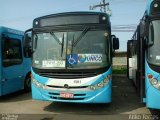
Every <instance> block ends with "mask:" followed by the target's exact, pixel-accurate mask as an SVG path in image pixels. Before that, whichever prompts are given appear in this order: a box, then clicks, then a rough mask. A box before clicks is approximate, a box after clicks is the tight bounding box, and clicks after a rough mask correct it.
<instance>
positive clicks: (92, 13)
mask: <svg viewBox="0 0 160 120" xmlns="http://www.w3.org/2000/svg"><path fill="white" fill-rule="evenodd" d="M77 14H81V15H87V14H90V15H104V16H106V17H108V18H109V15H108V14H107V13H104V12H95V11H75V12H63V13H55V14H50V15H46V16H42V17H38V18H35V19H34V21H35V20H37V19H43V18H46V17H54V16H63V15H77Z"/></svg>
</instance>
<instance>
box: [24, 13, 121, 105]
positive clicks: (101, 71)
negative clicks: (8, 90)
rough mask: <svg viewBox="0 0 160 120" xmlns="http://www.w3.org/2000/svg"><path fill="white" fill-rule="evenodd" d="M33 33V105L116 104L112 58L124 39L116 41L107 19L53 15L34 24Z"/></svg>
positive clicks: (104, 16) (97, 15) (102, 15)
mask: <svg viewBox="0 0 160 120" xmlns="http://www.w3.org/2000/svg"><path fill="white" fill-rule="evenodd" d="M29 31H31V32H32V51H31V53H32V70H31V72H32V98H33V99H35V100H45V101H54V102H72V103H110V102H111V95H112V56H113V52H114V50H115V49H118V48H119V39H118V38H116V37H115V36H114V35H113V36H112V35H111V24H110V18H109V15H108V14H106V13H101V12H67V13H59V14H52V15H48V16H43V17H39V18H36V19H34V21H33V28H31V29H29V30H27V31H26V33H27V32H29ZM26 41H27V40H26Z"/></svg>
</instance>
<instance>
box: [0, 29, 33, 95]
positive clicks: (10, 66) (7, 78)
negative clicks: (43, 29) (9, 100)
mask: <svg viewBox="0 0 160 120" xmlns="http://www.w3.org/2000/svg"><path fill="white" fill-rule="evenodd" d="M23 38H24V32H22V31H18V30H14V29H10V28H6V27H0V48H1V49H0V66H1V67H0V96H2V95H6V94H9V93H12V92H15V91H18V90H21V89H25V90H27V91H28V90H29V89H30V81H31V59H30V56H28V55H27V54H26V53H24V49H23V48H24V47H23Z"/></svg>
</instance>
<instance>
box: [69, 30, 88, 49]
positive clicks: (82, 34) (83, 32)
mask: <svg viewBox="0 0 160 120" xmlns="http://www.w3.org/2000/svg"><path fill="white" fill-rule="evenodd" d="M89 30H90V28H89V27H86V28H85V29H84V30H83V31H82V33H81V34H80V36H79V37H78V38H77V39H76V40H75V42H74V43H73V45H72V47H74V46H76V45H77V43H78V42H79V41H80V40H81V39H82V38H83V37H84V36H85V34H86V33H87V32H88V31H89Z"/></svg>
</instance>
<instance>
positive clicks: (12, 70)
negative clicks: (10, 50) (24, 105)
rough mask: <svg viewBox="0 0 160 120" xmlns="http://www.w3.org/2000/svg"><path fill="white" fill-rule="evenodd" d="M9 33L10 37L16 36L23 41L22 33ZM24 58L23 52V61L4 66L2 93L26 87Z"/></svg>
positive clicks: (15, 37)
mask: <svg viewBox="0 0 160 120" xmlns="http://www.w3.org/2000/svg"><path fill="white" fill-rule="evenodd" d="M7 35H8V36H9V37H10V38H14V39H18V40H20V41H22V36H21V35H16V34H9V33H7ZM21 45H22V44H21ZM21 48H22V46H21ZM21 52H22V51H21ZM23 60H24V59H23V53H22V63H20V64H17V65H11V66H8V67H2V73H3V77H2V80H3V83H2V95H5V94H9V93H12V92H15V91H18V90H21V89H23V88H24V87H23V81H24V78H25V76H24V72H23V70H24V67H23Z"/></svg>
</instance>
